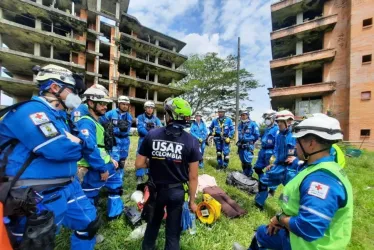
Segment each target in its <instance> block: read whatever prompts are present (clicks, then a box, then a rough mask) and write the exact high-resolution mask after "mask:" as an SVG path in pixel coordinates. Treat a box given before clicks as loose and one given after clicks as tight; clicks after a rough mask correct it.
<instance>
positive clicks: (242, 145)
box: [236, 110, 260, 177]
mask: <svg viewBox="0 0 374 250" xmlns="http://www.w3.org/2000/svg"><path fill="white" fill-rule="evenodd" d="M238 136H239V140H238V142H237V143H236V145H237V146H238V153H239V158H240V161H241V163H242V169H243V174H245V175H246V176H248V177H251V176H252V174H253V170H252V160H253V151H254V149H255V148H254V143H255V142H256V141H257V140H258V138H259V137H260V130H259V128H258V126H257V124H256V122H255V121H252V120H251V119H250V118H249V112H248V111H247V110H242V111H240V122H239V124H238Z"/></svg>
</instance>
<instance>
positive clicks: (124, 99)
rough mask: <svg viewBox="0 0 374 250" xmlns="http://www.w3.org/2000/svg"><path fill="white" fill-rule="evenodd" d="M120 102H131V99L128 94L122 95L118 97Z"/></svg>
mask: <svg viewBox="0 0 374 250" xmlns="http://www.w3.org/2000/svg"><path fill="white" fill-rule="evenodd" d="M118 103H125V104H130V99H129V98H128V97H127V96H124V95H121V96H120V97H118Z"/></svg>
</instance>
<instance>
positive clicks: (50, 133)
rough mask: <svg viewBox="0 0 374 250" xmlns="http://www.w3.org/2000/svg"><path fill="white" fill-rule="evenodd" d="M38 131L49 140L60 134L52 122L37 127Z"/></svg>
mask: <svg viewBox="0 0 374 250" xmlns="http://www.w3.org/2000/svg"><path fill="white" fill-rule="evenodd" d="M39 128H40V130H41V131H42V133H43V134H44V136H45V137H48V138H51V137H55V136H57V135H59V134H60V132H58V130H57V129H56V127H55V125H53V123H52V122H48V123H44V124H41V125H39Z"/></svg>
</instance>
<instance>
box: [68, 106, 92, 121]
mask: <svg viewBox="0 0 374 250" xmlns="http://www.w3.org/2000/svg"><path fill="white" fill-rule="evenodd" d="M88 113H89V112H88V106H87V104H81V105H79V106H78V108H76V109H74V110H73V111H72V112H71V114H70V118H71V120H72V121H73V122H74V123H76V122H77V121H78V120H79V119H80V118H81V117H82V116H85V115H87V114H88Z"/></svg>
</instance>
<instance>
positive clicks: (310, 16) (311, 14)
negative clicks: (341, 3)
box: [303, 4, 323, 22]
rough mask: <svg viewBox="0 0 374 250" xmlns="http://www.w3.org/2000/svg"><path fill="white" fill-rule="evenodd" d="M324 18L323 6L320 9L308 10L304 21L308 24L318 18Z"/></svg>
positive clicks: (304, 15)
mask: <svg viewBox="0 0 374 250" xmlns="http://www.w3.org/2000/svg"><path fill="white" fill-rule="evenodd" d="M322 16H323V4H322V5H321V7H320V8H318V9H314V10H308V11H306V12H304V14H303V21H304V22H308V21H311V20H314V19H316V18H320V17H322Z"/></svg>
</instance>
